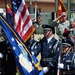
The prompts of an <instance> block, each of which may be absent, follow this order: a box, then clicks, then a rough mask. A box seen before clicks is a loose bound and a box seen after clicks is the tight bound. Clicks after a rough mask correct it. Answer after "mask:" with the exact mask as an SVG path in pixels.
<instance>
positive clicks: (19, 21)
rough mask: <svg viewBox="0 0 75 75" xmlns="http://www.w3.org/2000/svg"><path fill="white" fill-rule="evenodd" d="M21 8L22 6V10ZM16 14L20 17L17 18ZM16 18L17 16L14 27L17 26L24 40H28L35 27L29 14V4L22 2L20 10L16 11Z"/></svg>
mask: <svg viewBox="0 0 75 75" xmlns="http://www.w3.org/2000/svg"><path fill="white" fill-rule="evenodd" d="M20 8H22V10H21V9H20ZM16 16H17V17H18V18H16ZM14 18H15V26H14V27H15V28H16V31H17V32H18V33H19V35H20V37H21V38H22V39H23V40H24V41H26V40H27V39H28V38H29V37H30V36H31V34H32V33H33V31H34V27H33V25H32V21H31V19H30V15H29V12H28V9H27V6H26V4H25V3H24V2H21V4H20V7H19V9H18V12H17V13H15V17H14ZM29 24H30V25H29ZM25 27H26V28H27V31H25ZM28 27H29V28H28Z"/></svg>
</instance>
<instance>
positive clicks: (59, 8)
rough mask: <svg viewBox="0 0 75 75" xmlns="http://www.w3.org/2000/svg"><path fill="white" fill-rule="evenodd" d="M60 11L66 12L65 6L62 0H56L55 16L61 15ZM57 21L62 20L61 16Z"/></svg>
mask: <svg viewBox="0 0 75 75" xmlns="http://www.w3.org/2000/svg"><path fill="white" fill-rule="evenodd" d="M62 12H66V7H65V5H64V3H63V1H62V0H58V8H57V17H59V16H61V15H62ZM59 21H62V18H60V19H59Z"/></svg>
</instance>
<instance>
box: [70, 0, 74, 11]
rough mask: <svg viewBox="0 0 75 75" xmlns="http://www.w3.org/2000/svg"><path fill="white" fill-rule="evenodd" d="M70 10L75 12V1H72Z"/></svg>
mask: <svg viewBox="0 0 75 75" xmlns="http://www.w3.org/2000/svg"><path fill="white" fill-rule="evenodd" d="M70 1H71V2H70V9H71V10H72V11H73V10H75V0H70Z"/></svg>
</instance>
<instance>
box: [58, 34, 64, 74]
mask: <svg viewBox="0 0 75 75" xmlns="http://www.w3.org/2000/svg"><path fill="white" fill-rule="evenodd" d="M59 41H60V42H61V47H60V49H61V50H60V54H59V57H58V64H60V63H61V58H62V51H63V47H62V35H61V37H60V39H59ZM57 75H61V70H60V69H59V68H58V70H57Z"/></svg>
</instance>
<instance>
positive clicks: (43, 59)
mask: <svg viewBox="0 0 75 75" xmlns="http://www.w3.org/2000/svg"><path fill="white" fill-rule="evenodd" d="M51 60H52V58H42V61H51Z"/></svg>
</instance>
